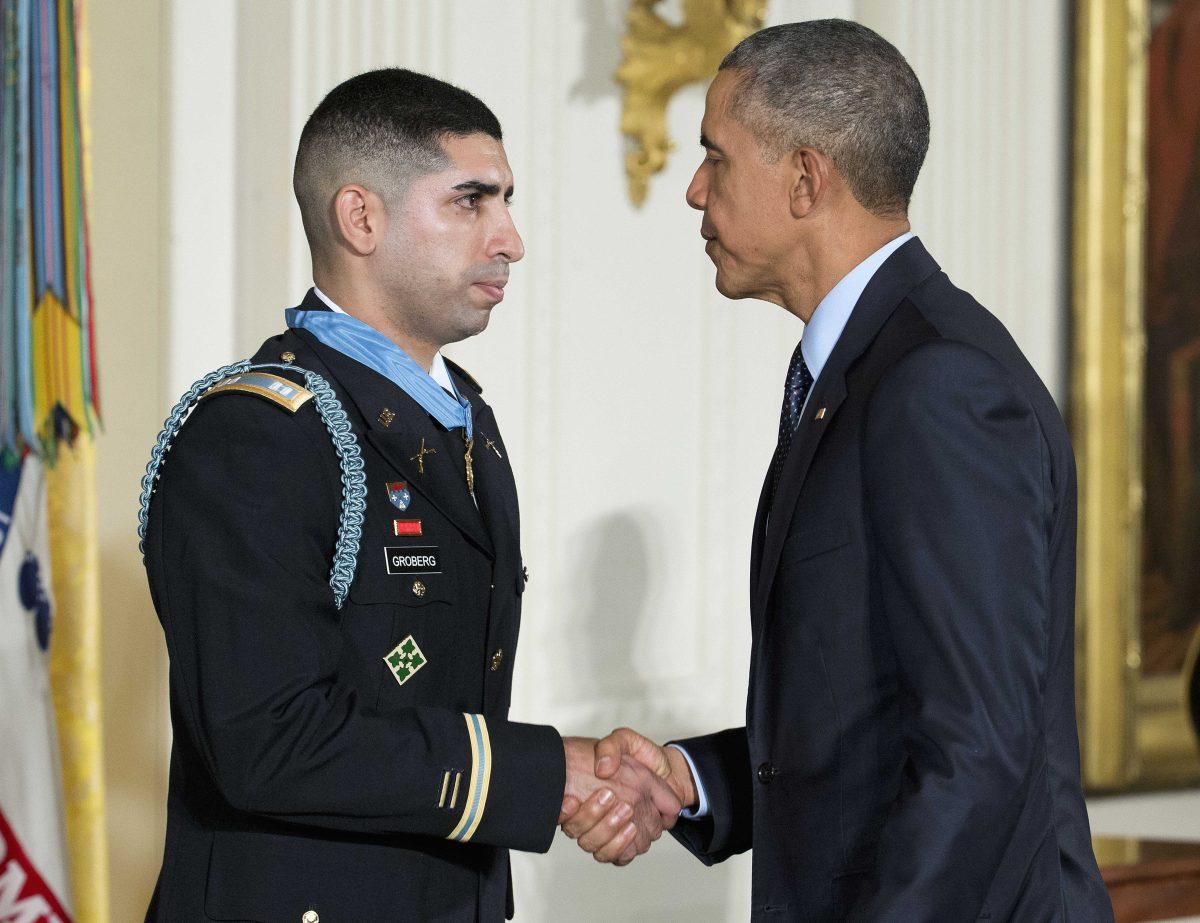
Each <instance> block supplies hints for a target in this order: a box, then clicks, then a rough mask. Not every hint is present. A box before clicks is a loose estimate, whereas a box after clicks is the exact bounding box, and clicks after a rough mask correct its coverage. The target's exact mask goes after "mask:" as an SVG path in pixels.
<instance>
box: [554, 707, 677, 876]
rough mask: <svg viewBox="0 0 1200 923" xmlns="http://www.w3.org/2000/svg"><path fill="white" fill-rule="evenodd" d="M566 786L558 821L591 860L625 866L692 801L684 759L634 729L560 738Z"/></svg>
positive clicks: (644, 849)
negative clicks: (564, 750)
mask: <svg viewBox="0 0 1200 923" xmlns="http://www.w3.org/2000/svg"><path fill="white" fill-rule="evenodd" d="M563 746H564V748H565V749H566V755H567V784H566V792H565V793H564V796H563V804H562V813H561V814H560V815H559V818H558V821H559V824H560V826H561V827H562V829H563V832H564V833H566V834H567V836H569V837H571V838H572V839H573V840H576V841H577V842H578V843H579V846H580V848H581V849H583V850H584V851H585V852H588V853H591V855H592V857H593V858H594V859H595V860H596V861H597V862H611V863H612V864H613V865H618V866H625V865H628V864H629V863H630V862H632V861H633V860H634V859H635V858H636V857H637V856H639V855H641V854H642V853H644V852H646V851H647V850H648V849H649V848H650V844H651V843H653V842H654V841H655V840H657V839H658V838H659V837H660V836H662V832H663V831H664V830H670V829H671V828H672V827H674V826H675V821H676V820H677V819H678V817H679V812H680V811H681V810H682V809H683V808H684V807H686V806H691V805H694V804H695V803H696V788H695V782H694V781H693V779H692V774H691V770H690V769H689V768H688V765H687V760H686V759H685V758H684V756H683V754H681V753H680V752H679V751H678V750H676V749H674V748H672V747H660V746H659V745H658V744H656V743H654V742H653V741H652V740H649V739H648V738H646V737H643V736H642V735H641V734H638V733H637V732H636V731H631V730H630V729H629V728H618V729H617V730H615V731H613V732H612V733H611V734H609V735H608V736H607V737H605V738H603V739H602V740H595V739H593V738H588V737H566V738H564V739H563Z"/></svg>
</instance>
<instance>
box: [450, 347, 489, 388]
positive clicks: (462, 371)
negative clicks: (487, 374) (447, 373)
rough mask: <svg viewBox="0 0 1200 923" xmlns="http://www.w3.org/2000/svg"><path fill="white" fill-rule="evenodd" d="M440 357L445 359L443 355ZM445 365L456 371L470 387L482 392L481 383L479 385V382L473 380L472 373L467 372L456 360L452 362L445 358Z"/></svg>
mask: <svg viewBox="0 0 1200 923" xmlns="http://www.w3.org/2000/svg"><path fill="white" fill-rule="evenodd" d="M442 358H443V359H446V357H445V356H443V357H442ZM446 365H447V366H448V367H449V368H450V370H451V371H454V372H458V374H459V375H461V376H462V377H463V380H465V381H466V383H467V384H469V385H470V386H471V387H472V388H474V389H475V390H476V391H477V392H478V393H479V394H483V385H481V384H480V383H479V382H477V381H476V380H475V376H474V375H472V374H471V373H470V372H468V371H467V370H466V369H464V368H463V367H462V366H461V365H459V364H458V363H457V362H454V361H452V360H450V359H446Z"/></svg>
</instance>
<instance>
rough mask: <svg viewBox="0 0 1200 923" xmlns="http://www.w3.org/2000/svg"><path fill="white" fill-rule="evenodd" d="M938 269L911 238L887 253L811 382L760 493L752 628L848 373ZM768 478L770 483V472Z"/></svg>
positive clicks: (759, 618)
mask: <svg viewBox="0 0 1200 923" xmlns="http://www.w3.org/2000/svg"><path fill="white" fill-rule="evenodd" d="M937 271H938V265H937V263H936V262H935V261H934V259H933V257H931V256H930V255H929V253H928V252H927V251H926V250H925V247H924V246H923V245H922V244H921V241H920V240H919V239H918V238H915V237H914V238H913V239H911V240H909V241H907V242H906V243H905V244H903V245H902V246H901V247H899V248H898V249H897V250H896V252H895V253H893V254H892V255H891V256H889V257H888V259H887V260H886V261H885V262H884V264H883V265H882V266H880V267H879V269H878V271H877V272H876V273H875V275H874V276H873V277H872V278H871V281H870V282H869V283H868V284H867V287H866V288H865V289H864V290H863V293H862V296H861V297H860V298H859V299H858V303H857V304H856V305H855V307H854V311H853V313H851V315H850V320H849V321H848V322H847V323H846V327H845V329H844V330H843V331H842V335H841V337H840V338H839V339H838V341H837V345H835V346H834V348H833V352H832V353H831V354H830V356H829V359H828V360H827V361H826V363H825V367H824V369H822V371H821V377H820V378H819V379H818V380H817V382H816V383H815V384H814V385H813V390H812V393H811V394H810V395H809V398H808V405H807V406H806V407H805V408H804V418H803V419H802V420H801V422H800V427H799V429H798V431H797V433H796V436H795V437H794V438H793V440H792V446H791V449H790V451H789V452H788V455H787V458H786V459H784V463H783V470H782V471H781V472H780V476H779V486H778V488H777V490H776V494H775V499H774V501H773V502H772V503H771V505H770V508H769V509H768V508H767V491H768V488H767V485H766V484H764V485H763V491H762V494H761V495H760V497H759V506H758V515H757V516H756V518H755V527H754V540H753V543H752V546H751V558H750V560H751V570H750V573H751V618H752V620H753V622H754V624H755V626H756V627H757V626H760V625H761V624H762V619H763V616H764V614H765V612H766V607H767V603H768V601H769V600H770V596H771V587H772V586H773V585H774V583H775V574H776V571H777V570H778V568H779V556H780V554H781V553H782V551H783V544H784V541H785V540H786V539H787V536H788V533H789V531H790V530H791V523H792V515H793V514H794V512H795V509H796V502H797V501H798V500H799V498H800V493H801V491H802V489H803V487H804V482H805V479H806V477H807V475H808V470H809V468H810V467H811V466H812V460H813V457H814V456H815V455H816V453H817V449H818V447H819V446H820V444H821V439H822V438H823V437H824V435H825V433H826V431H828V429H829V427H830V426H831V425H832V422H833V420H834V418H835V417H836V415H837V411H838V408H840V407H841V405H842V403H843V401H845V399H846V374H847V372H848V371H849V370H850V367H851V366H852V365H853V364H854V362H855V361H856V360H857V359H858V357H859V356H861V355H862V354H863V352H864V351H865V350H866V349H867V347H868V346H870V344H871V341H872V340H874V339H875V337H876V336H877V335H878V333H879V331H880V329H882V327H883V325H884V324H885V323H886V322H887V319H888V318H889V317H891V315H892V312H894V311H895V310H896V308H897V307H898V306H899V305H900V303H901V302H902V301H903V300H904V298H905V297H907V295H908V293H909V292H911V291H912V290H913V289H914V288H915V287H916V286H917V285H919V284H920V283H922V282H924V281H925V280H926V279H928V278H929V277H930V276H932V275H933V274H934V273H936V272H937ZM818 416H819V417H820V419H818ZM767 478H768V481H769V479H770V474H769V473H768V475H767Z"/></svg>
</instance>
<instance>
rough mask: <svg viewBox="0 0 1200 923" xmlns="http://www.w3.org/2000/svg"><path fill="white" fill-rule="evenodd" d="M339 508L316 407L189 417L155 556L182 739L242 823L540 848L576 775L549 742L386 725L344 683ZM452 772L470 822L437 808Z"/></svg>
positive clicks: (163, 500)
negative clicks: (337, 581) (337, 592)
mask: <svg viewBox="0 0 1200 923" xmlns="http://www.w3.org/2000/svg"><path fill="white" fill-rule="evenodd" d="M340 503H341V483H340V473H339V469H338V466H337V463H336V457H335V455H334V452H333V448H332V445H331V443H330V441H329V437H328V435H327V434H326V433H325V431H324V428H323V425H322V424H321V423H320V420H319V418H318V417H317V416H316V411H315V409H314V408H313V407H312V405H311V404H310V405H308V406H306V407H303V408H301V410H300V411H299V412H298V413H297V414H296V415H295V416H292V415H290V414H289V413H287V412H285V411H283V410H282V409H280V408H278V407H275V406H274V405H272V404H270V403H268V402H266V401H263V400H261V399H259V398H256V397H253V396H249V395H222V396H216V397H212V398H206V399H205V400H204V401H202V402H201V404H200V406H199V407H198V408H197V409H196V411H195V412H194V413H193V414H192V417H191V418H190V419H189V420H188V422H187V424H186V425H185V426H184V428H183V431H182V432H181V433H180V434H179V436H178V438H177V440H176V444H175V446H174V448H173V449H172V450H171V452H170V453H169V455H168V456H167V459H166V461H165V463H164V466H163V469H162V476H161V480H160V482H159V485H158V490H157V493H156V495H155V497H154V500H153V504H152V507H151V521H150V531H149V533H148V536H147V545H146V553H147V554H146V557H147V560H146V563H147V567H148V569H149V574H150V584H151V590H152V591H153V594H154V597H155V604H156V606H157V607H158V611H159V613H160V618H161V620H162V623H163V629H164V633H165V636H166V641H167V648H168V651H169V653H170V658H171V674H172V689H173V696H174V698H175V703H174V706H173V708H174V713H175V715H176V720H177V721H180V720H182V724H183V725H184V727H183V729H182V731H183V732H185V733H187V734H188V735H189V736H190V738H191V739H192V741H193V743H194V744H195V747H196V750H197V751H198V752H199V753H200V754H201V757H202V759H203V760H204V762H205V763H206V765H207V769H208V772H209V774H210V776H211V778H212V779H213V780H214V782H215V784H216V786H217V788H218V790H219V791H220V793H221V795H222V796H223V797H224V799H225V800H226V801H227V802H228V803H229V804H230V805H231V806H232V807H234V808H235V809H238V810H241V811H244V812H250V813H255V814H259V815H263V816H269V817H272V818H275V819H279V820H284V821H292V822H297V823H303V824H309V825H316V826H321V827H327V828H333V829H339V830H347V831H354V832H378V833H415V834H426V835H431V836H436V837H451V838H453V839H458V840H462V841H466V840H471V841H472V842H483V843H488V844H491V845H497V846H508V847H513V848H517V849H526V850H537V851H545V850H546V849H548V848H549V845H550V841H551V839H552V837H553V834H554V830H555V823H556V821H557V817H558V813H559V810H560V807H561V804H562V797H563V779H564V775H565V768H564V755H563V747H562V740H561V738H560V737H559V735H558V733H557V732H556V731H555V730H554V729H553V728H549V727H542V726H537V725H529V724H518V723H515V722H509V721H505V720H502V719H500V718H497V717H487V716H483V715H470V714H464V713H463V712H462V711H458V710H452V709H449V708H432V707H414V708H410V709H407V710H405V711H403V712H402V713H400V714H398V715H397V714H389V715H387V716H386V717H384V716H382V715H380V714H379V713H377V712H375V711H373V709H372V708H371V707H370V705H369V703H366V702H364V701H362V700H361V698H360V696H359V694H358V692H357V691H356V689H355V688H352V687H351V686H349V685H346V684H344V683H341V682H339V679H338V673H339V670H338V665H339V655H340V651H341V634H340V631H339V620H340V613H339V611H338V610H337V609H336V608H335V606H334V601H333V594H332V591H331V590H330V588H329V585H328V582H327V581H328V577H329V572H330V565H331V560H332V554H333V548H334V544H335V540H336V536H337V528H338V522H339V519H340V509H341V507H340ZM180 731H181V729H180V728H178V727H177V733H179V732H180ZM447 769H455V770H460V771H462V778H461V781H462V784H463V785H464V787H465V788H466V791H467V792H468V793H469V800H468V804H469V805H471V806H472V808H471V810H472V811H473V812H474V813H472V814H470V815H469V816H468V813H467V812H466V809H465V808H464V812H462V813H461V815H460V814H459V813H451V812H448V811H445V810H439V809H438V797H439V792H440V789H441V785H442V782H443V779H444V777H445V772H446V770H447Z"/></svg>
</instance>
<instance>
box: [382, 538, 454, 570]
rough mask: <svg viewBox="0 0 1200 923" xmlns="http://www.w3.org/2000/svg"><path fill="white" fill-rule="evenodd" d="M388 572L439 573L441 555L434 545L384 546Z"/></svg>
mask: <svg viewBox="0 0 1200 923" xmlns="http://www.w3.org/2000/svg"><path fill="white" fill-rule="evenodd" d="M383 553H384V555H385V556H386V557H387V572H388V573H389V574H440V573H441V572H442V557H441V554H440V553H439V552H438V549H437V547H436V546H434V545H426V546H418V545H409V546H407V547H405V548H384V549H383Z"/></svg>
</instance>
